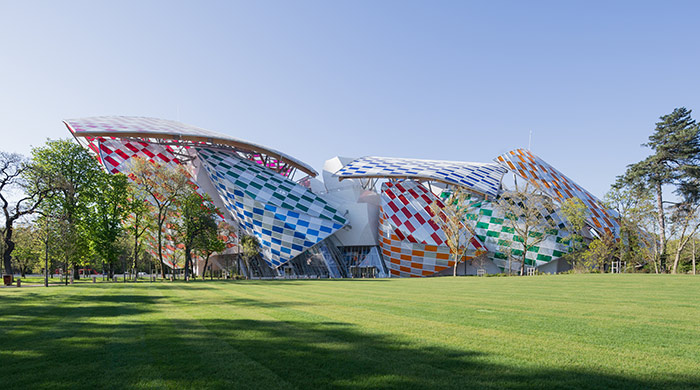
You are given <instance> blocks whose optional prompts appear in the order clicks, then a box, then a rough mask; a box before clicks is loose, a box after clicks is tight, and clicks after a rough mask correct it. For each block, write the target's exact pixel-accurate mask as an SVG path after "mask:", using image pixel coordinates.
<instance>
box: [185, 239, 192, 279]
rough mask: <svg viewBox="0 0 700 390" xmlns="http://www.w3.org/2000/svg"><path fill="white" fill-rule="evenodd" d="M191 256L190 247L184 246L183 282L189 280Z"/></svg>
mask: <svg viewBox="0 0 700 390" xmlns="http://www.w3.org/2000/svg"><path fill="white" fill-rule="evenodd" d="M191 261H192V254H191V253H190V245H189V244H188V245H187V246H185V282H187V281H189V280H190V262H191Z"/></svg>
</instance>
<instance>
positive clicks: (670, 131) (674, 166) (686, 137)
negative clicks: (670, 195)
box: [622, 107, 700, 272]
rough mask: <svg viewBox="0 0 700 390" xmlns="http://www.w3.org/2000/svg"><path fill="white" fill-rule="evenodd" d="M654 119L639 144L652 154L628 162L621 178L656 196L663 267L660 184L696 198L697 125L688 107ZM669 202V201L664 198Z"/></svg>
mask: <svg viewBox="0 0 700 390" xmlns="http://www.w3.org/2000/svg"><path fill="white" fill-rule="evenodd" d="M660 119H661V121H660V122H657V123H656V129H655V131H654V134H652V135H651V136H649V142H647V143H646V144H644V145H643V146H647V147H649V148H651V149H652V151H653V154H652V155H651V156H649V157H647V158H646V159H645V160H643V161H640V162H638V163H636V164H632V165H629V166H628V168H627V171H626V172H625V174H624V175H623V177H622V180H623V181H625V182H626V183H628V184H631V185H633V186H636V187H648V188H650V189H651V190H652V191H653V192H654V195H655V196H656V215H657V221H658V224H659V262H660V268H661V271H662V272H665V269H666V245H667V242H666V233H667V232H666V229H667V227H666V213H665V210H664V204H665V203H667V202H665V201H664V198H663V188H664V186H666V185H673V186H674V187H675V192H676V194H677V195H679V196H680V197H682V198H684V202H689V203H695V202H697V201H698V199H699V198H700V164H699V162H700V138H699V135H700V127H698V125H697V124H696V123H695V120H693V119H692V117H691V110H688V109H686V108H685V107H681V108H676V109H675V110H673V112H672V113H671V114H668V115H664V116H662V117H661V118H660ZM668 203H671V202H668Z"/></svg>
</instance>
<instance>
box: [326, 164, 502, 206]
mask: <svg viewBox="0 0 700 390" xmlns="http://www.w3.org/2000/svg"><path fill="white" fill-rule="evenodd" d="M506 172H507V170H506V169H505V168H503V167H501V166H500V165H499V164H494V163H473V162H462V161H439V160H419V159H409V158H393V157H372V156H370V157H362V158H358V159H356V160H354V161H352V162H350V163H349V164H347V165H345V166H344V167H343V168H341V169H340V170H338V171H337V172H336V173H335V174H336V175H337V176H339V177H340V178H341V180H342V179H343V178H370V177H375V178H411V179H427V180H435V181H440V182H443V183H447V184H453V185H457V186H461V187H465V188H467V189H469V190H472V191H475V192H478V193H481V194H486V195H490V196H497V195H498V191H499V189H500V186H501V180H502V179H503V175H504V174H505V173H506Z"/></svg>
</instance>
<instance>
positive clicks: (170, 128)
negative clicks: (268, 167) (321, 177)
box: [63, 116, 318, 176]
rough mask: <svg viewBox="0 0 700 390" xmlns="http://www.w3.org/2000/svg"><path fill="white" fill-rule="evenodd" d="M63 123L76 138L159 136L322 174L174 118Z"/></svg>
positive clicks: (276, 153)
mask: <svg viewBox="0 0 700 390" xmlns="http://www.w3.org/2000/svg"><path fill="white" fill-rule="evenodd" d="M63 123H65V125H66V126H67V127H68V130H70V131H71V133H73V135H74V136H75V137H83V138H96V137H113V138H139V139H154V138H155V139H159V140H169V141H173V143H178V142H179V143H182V142H183V141H186V142H191V143H193V144H195V145H196V146H206V145H207V144H209V145H217V146H225V147H229V148H233V149H236V150H237V151H239V152H245V153H251V154H260V155H264V156H268V157H270V158H272V159H275V160H277V161H278V162H282V163H286V164H289V165H290V166H292V167H294V168H297V169H299V170H300V171H303V172H305V173H306V174H309V175H311V176H316V175H318V173H317V172H316V171H315V170H314V169H313V168H312V167H311V166H310V165H308V164H305V163H304V162H302V161H300V160H297V159H296V158H294V157H292V156H290V155H288V154H285V153H282V152H280V151H278V150H275V149H272V148H268V147H265V146H262V145H258V144H254V143H252V142H248V141H243V140H240V139H238V138H234V137H231V136H229V135H225V134H221V133H216V132H213V131H209V130H205V129H202V128H199V127H196V126H192V125H188V124H185V123H181V122H176V121H172V120H166V119H158V118H148V117H136V116H97V117H89V118H77V119H66V120H64V121H63Z"/></svg>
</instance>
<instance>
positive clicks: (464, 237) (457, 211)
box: [430, 187, 480, 276]
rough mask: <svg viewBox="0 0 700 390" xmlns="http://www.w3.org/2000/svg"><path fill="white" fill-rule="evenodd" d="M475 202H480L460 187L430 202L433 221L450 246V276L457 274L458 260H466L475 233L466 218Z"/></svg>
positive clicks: (474, 206)
mask: <svg viewBox="0 0 700 390" xmlns="http://www.w3.org/2000/svg"><path fill="white" fill-rule="evenodd" d="M477 204H480V200H475V199H472V197H471V196H470V194H469V193H468V192H467V191H466V190H465V189H463V188H462V187H456V188H455V189H453V190H452V191H451V193H450V194H449V195H448V196H447V197H446V199H444V200H443V201H442V202H441V201H440V200H439V199H437V198H436V199H435V201H434V202H433V203H431V204H430V211H431V214H432V215H431V216H432V218H433V221H434V222H435V223H436V224H437V225H438V227H440V229H441V230H442V232H443V233H444V234H445V244H447V247H448V248H450V256H451V257H452V259H453V260H454V265H453V269H452V276H457V265H458V264H459V262H460V261H462V260H464V261H465V262H466V259H465V256H466V254H467V251H468V250H469V243H470V242H471V240H472V239H473V238H474V235H476V233H475V232H474V229H473V228H472V227H471V226H470V225H469V224H468V223H467V222H466V219H467V216H468V215H469V214H471V213H472V212H473V210H474V209H475V208H476V207H477ZM465 264H466V263H465Z"/></svg>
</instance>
